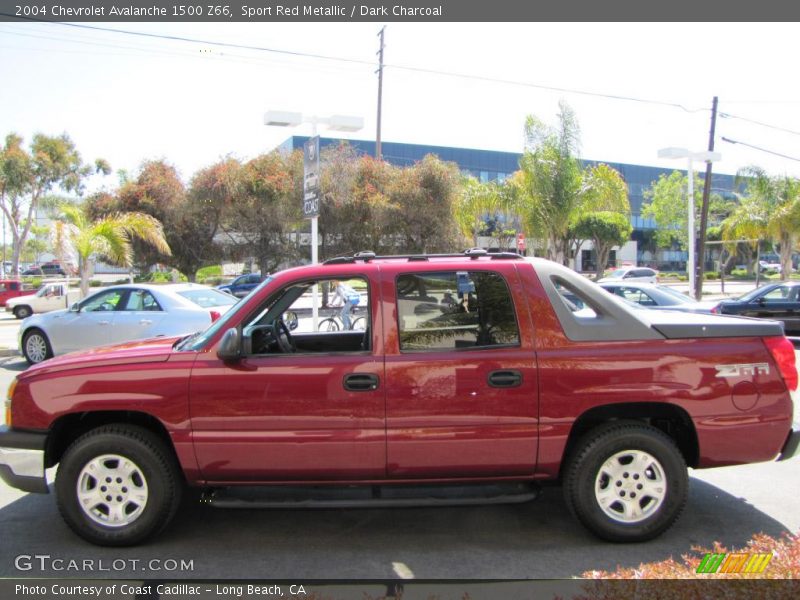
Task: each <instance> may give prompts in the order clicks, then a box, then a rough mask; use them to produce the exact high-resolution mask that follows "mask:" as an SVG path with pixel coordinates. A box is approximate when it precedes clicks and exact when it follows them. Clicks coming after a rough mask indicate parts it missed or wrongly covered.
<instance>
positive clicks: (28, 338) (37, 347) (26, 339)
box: [22, 329, 53, 365]
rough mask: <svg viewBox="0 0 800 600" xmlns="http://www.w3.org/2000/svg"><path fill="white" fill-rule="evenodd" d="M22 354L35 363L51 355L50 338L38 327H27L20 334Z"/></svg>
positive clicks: (31, 362)
mask: <svg viewBox="0 0 800 600" xmlns="http://www.w3.org/2000/svg"><path fill="white" fill-rule="evenodd" d="M22 354H24V355H25V360H27V361H28V362H29V363H30V364H32V365H35V364H36V363H40V362H42V361H43V360H47V359H48V358H52V357H53V349H52V348H51V347H50V340H48V339H47V336H46V335H45V333H44V332H43V331H41V330H40V329H29V330H28V331H26V332H25V335H24V336H22Z"/></svg>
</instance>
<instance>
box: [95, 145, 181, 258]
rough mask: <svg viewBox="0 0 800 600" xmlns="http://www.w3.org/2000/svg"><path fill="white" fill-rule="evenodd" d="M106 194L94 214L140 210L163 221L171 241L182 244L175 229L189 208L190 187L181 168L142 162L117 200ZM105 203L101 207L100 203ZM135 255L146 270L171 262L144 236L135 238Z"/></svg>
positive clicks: (165, 163) (101, 198)
mask: <svg viewBox="0 0 800 600" xmlns="http://www.w3.org/2000/svg"><path fill="white" fill-rule="evenodd" d="M107 200H108V199H107V198H106V197H104V196H101V197H99V198H96V199H94V201H93V203H92V205H93V206H92V208H91V210H90V213H91V214H93V215H98V214H99V215H102V216H110V215H112V214H116V213H119V212H136V213H143V214H146V215H150V216H151V217H153V218H154V219H156V220H157V221H159V222H160V223H161V224H162V227H163V228H164V233H165V236H166V239H167V241H168V244H169V245H170V246H171V245H172V244H173V243H175V244H176V246H181V245H182V244H180V243H179V240H178V239H177V238H179V237H180V235H176V232H175V231H174V230H173V229H172V227H171V226H172V224H173V222H174V221H180V220H181V215H182V213H183V211H184V210H185V208H186V205H187V198H186V188H185V186H184V184H183V181H181V178H180V176H179V175H178V171H177V170H176V169H175V167H174V166H172V165H171V164H169V163H168V162H166V161H165V160H150V161H146V162H144V163H143V164H142V166H141V168H140V169H139V173H138V175H137V177H136V178H135V179H130V178H128V179H127V181H126V182H125V183H123V184H122V186H121V187H120V189H119V190H118V192H117V194H116V201H115V202H108V201H107ZM101 201H105V206H103V207H102V210H101V207H100V204H99V203H100V202H101ZM132 243H133V249H134V255H135V257H136V261H137V264H138V266H139V268H141V269H144V268H146V267H147V266H149V265H152V264H155V263H167V262H169V259H168V257H169V254H165V253H163V252H161V251H160V250H159V248H158V247H157V246H153V245H151V244H148V243H146V242H144V241H143V240H140V239H134V240H133V241H132Z"/></svg>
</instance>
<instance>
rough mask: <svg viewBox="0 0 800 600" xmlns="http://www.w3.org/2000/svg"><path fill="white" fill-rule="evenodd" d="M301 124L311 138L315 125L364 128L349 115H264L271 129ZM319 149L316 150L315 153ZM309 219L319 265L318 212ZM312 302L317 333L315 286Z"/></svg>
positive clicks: (314, 256) (314, 261)
mask: <svg viewBox="0 0 800 600" xmlns="http://www.w3.org/2000/svg"><path fill="white" fill-rule="evenodd" d="M302 123H311V137H312V139H313V138H316V137H317V125H319V124H322V125H325V126H327V128H328V129H329V130H331V131H348V132H354V131H359V130H360V129H362V128H363V127H364V119H363V118H362V117H353V116H349V115H331V116H330V117H320V116H318V115H311V116H304V115H303V113H299V112H290V111H284V110H269V111H267V112H266V113H264V125H268V126H271V127H297V126H298V125H300V124H302ZM318 151H319V148H317V152H318ZM317 156H318V154H317ZM317 175H319V174H318V173H317ZM309 218H310V219H311V263H312V264H315V265H316V264H317V263H319V210H315V211H313V212H312V213H311V214H310V215H309ZM311 302H312V311H311V313H312V318H313V322H314V331H317V327H318V323H319V297H318V292H317V286H316V285H315V286H314V287H313V289H312V292H311Z"/></svg>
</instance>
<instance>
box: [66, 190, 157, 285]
mask: <svg viewBox="0 0 800 600" xmlns="http://www.w3.org/2000/svg"><path fill="white" fill-rule="evenodd" d="M53 229H54V231H53V239H54V246H55V248H56V254H58V255H64V254H71V255H74V256H76V257H77V259H78V272H79V273H80V278H81V292H82V293H83V294H84V295H86V294H87V293H88V292H89V277H90V275H91V263H92V261H93V260H96V259H97V258H101V259H102V260H104V261H107V262H109V263H111V264H115V265H119V266H123V267H128V268H130V267H132V266H133V259H134V250H133V244H132V243H131V242H132V240H133V239H134V238H135V239H139V240H142V241H144V242H146V243H147V244H150V245H152V246H153V247H155V248H156V249H157V250H158V251H159V252H161V253H162V254H164V255H169V253H170V249H169V245H168V244H167V241H166V240H165V239H164V231H163V229H162V227H161V223H160V222H159V221H158V220H157V219H155V218H153V217H151V216H150V215H146V214H144V213H137V212H123V213H116V214H113V215H109V216H106V217H103V218H101V219H99V220H94V221H93V220H91V219H90V218H89V216H88V214H87V211H86V210H85V207H84V206H79V205H75V204H66V205H64V206H62V207H61V214H60V215H59V218H58V220H56V221H55V222H54V224H53Z"/></svg>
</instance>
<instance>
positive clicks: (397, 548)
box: [0, 314, 800, 580]
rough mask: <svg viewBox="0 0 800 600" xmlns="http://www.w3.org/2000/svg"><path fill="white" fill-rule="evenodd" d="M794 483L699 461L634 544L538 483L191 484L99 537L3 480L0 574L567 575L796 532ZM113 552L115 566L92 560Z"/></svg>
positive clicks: (10, 327) (775, 468)
mask: <svg viewBox="0 0 800 600" xmlns="http://www.w3.org/2000/svg"><path fill="white" fill-rule="evenodd" d="M18 324H19V321H17V320H15V319H13V317H10V316H6V315H5V314H3V315H0V348H5V351H4V354H5V356H4V357H3V358H0V363H2V364H0V386H2V387H3V389H5V387H7V385H8V384H9V383H10V381H11V379H12V378H13V377H14V376H15V375H16V374H17V373H18V372H20V371H22V370H24V369H25V368H26V367H27V364H26V363H25V361H24V360H23V359H22V358H20V357H19V356H18V355H17V356H14V355H13V354H14V350H13V349H14V348H15V345H16V332H17V329H18ZM9 355H11V356H9ZM743 443H746V442H743ZM51 475H52V473H51ZM798 489H800V460H799V459H793V460H790V461H787V462H783V463H774V462H773V463H762V464H755V465H747V466H741V467H727V468H720V469H713V470H705V471H693V472H692V473H691V488H690V495H689V502H688V505H687V507H686V510H685V512H684V514H683V516H682V518H681V519H680V520H679V521H678V523H677V524H676V525H675V526H674V527H673V528H672V529H671V530H669V531H668V532H667V533H666V534H665V535H663V536H662V537H660V538H658V539H656V540H654V541H652V542H649V543H646V544H634V545H615V544H607V543H604V542H601V541H599V540H598V539H596V538H594V537H592V536H591V535H590V534H588V533H587V532H586V530H585V529H584V528H583V527H581V526H580V525H579V524H578V523H577V522H576V521H575V520H574V519H573V518H572V517H571V516H570V515H569V513H568V511H567V509H566V507H565V505H564V502H563V501H562V498H561V490H560V488H558V487H545V488H544V489H543V490H542V494H541V496H540V497H539V498H538V499H537V500H534V501H532V502H528V503H525V504H519V505H501V506H477V507H463V508H413V509H369V510H364V509H360V510H341V509H340V510H317V511H304V510H296V511H293V510H264V511H256V510H223V509H215V508H212V507H209V506H205V505H202V504H200V502H199V496H198V495H197V494H196V493H189V494H187V496H186V498H185V499H184V504H183V507H182V509H181V510H180V511H179V514H178V516H177V518H176V519H175V521H174V522H173V524H172V525H171V526H170V528H169V529H168V530H167V531H166V532H165V533H164V534H163V535H161V536H159V537H158V538H157V539H156V540H155V541H153V542H151V543H148V544H147V545H144V546H141V547H135V548H129V549H108V548H106V549H103V548H98V547H94V546H91V545H89V544H87V543H85V542H83V541H82V540H80V539H79V538H77V537H76V536H75V535H73V534H72V532H71V531H69V530H68V529H67V527H66V525H65V524H64V523H63V521H62V520H61V518H60V516H59V515H58V511H57V508H56V505H55V501H54V500H55V499H54V497H53V496H52V495H49V496H43V495H36V494H24V493H22V492H18V491H17V490H13V489H11V488H9V487H7V486H5V485H4V484H2V483H0V531H2V532H3V541H4V543H3V544H2V545H0V576H2V577H14V576H18V577H19V576H22V577H31V576H33V577H41V576H44V577H51V576H60V575H64V574H65V573H62V572H59V571H58V570H56V569H55V568H54V567H53V564H52V562H48V563H47V564H44V563H43V564H38V563H37V564H34V566H33V567H32V568H31V569H30V570H25V571H22V570H20V569H19V564H18V561H17V557H18V556H19V555H21V554H26V555H28V554H30V555H34V554H46V555H49V556H50V557H52V558H63V559H67V560H71V559H76V560H83V559H88V560H91V561H94V562H91V563H86V564H91V565H92V570H89V571H88V572H82V571H79V572H70V573H69V574H68V575H69V576H73V577H92V576H99V577H109V576H114V577H137V578H143V577H165V576H166V577H169V578H201V577H202V578H223V577H224V578H239V577H241V578H245V577H252V576H254V575H258V576H259V577H270V578H283V579H298V578H305V579H308V578H321V579H331V578H333V579H342V578H359V579H381V580H382V579H396V578H427V579H441V578H456V579H461V578H503V579H517V578H523V579H527V578H569V577H575V576H579V575H580V574H581V573H583V572H585V571H589V570H593V569H614V568H615V567H616V566H617V565H621V566H625V567H631V566H637V565H639V564H640V563H641V562H648V561H659V560H664V559H667V558H670V557H673V558H675V559H679V557H680V556H681V555H682V554H686V553H690V552H691V551H692V547H694V546H699V547H705V548H708V547H711V546H712V545H713V543H714V542H715V541H718V542H720V543H722V544H724V545H726V546H728V547H741V546H742V545H743V544H745V543H746V542H747V540H748V539H750V538H751V537H752V535H753V534H755V533H758V532H764V533H767V534H769V535H772V536H780V535H781V534H782V533H784V532H794V533H797V532H800V511H798V510H797V507H798V499H797V490H798ZM153 559H156V560H157V561H164V560H167V559H170V560H174V561H177V562H178V563H180V562H181V561H187V562H189V563H191V569H187V570H176V571H170V572H169V573H166V574H165V573H164V572H162V571H159V570H158V568H151V567H153V566H154V565H161V564H162V563H161V562H155V563H151V562H149V561H151V560H153ZM114 560H119V561H120V562H118V563H115V566H119V567H120V568H119V569H116V568H114V569H113V570H109V571H103V572H99V573H98V572H96V569H97V568H99V565H100V564H105V565H106V567H108V566H109V565H110V564H111V562H110V561H114ZM103 561H106V562H105V563H103ZM145 565H146V566H145ZM42 567H43V568H42ZM159 568H160V567H159ZM142 569H144V570H142Z"/></svg>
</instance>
